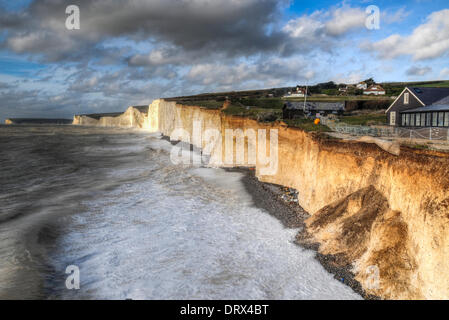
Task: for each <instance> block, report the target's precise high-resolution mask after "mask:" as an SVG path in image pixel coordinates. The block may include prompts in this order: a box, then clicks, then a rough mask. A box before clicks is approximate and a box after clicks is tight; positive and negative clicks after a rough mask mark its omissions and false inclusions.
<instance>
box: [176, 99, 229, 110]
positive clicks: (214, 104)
mask: <svg viewBox="0 0 449 320" xmlns="http://www.w3.org/2000/svg"><path fill="white" fill-rule="evenodd" d="M177 103H179V104H182V105H185V106H197V107H203V108H207V109H220V108H221V107H223V104H224V101H216V100H198V101H195V100H192V101H183V100H180V101H177Z"/></svg>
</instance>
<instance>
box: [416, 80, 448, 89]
mask: <svg viewBox="0 0 449 320" xmlns="http://www.w3.org/2000/svg"><path fill="white" fill-rule="evenodd" d="M420 87H435V88H449V81H442V82H440V83H435V84H425V85H422V86H420Z"/></svg>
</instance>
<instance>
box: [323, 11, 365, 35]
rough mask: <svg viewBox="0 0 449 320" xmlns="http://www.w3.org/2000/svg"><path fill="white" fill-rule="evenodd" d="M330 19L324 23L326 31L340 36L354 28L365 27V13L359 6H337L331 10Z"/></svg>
mask: <svg viewBox="0 0 449 320" xmlns="http://www.w3.org/2000/svg"><path fill="white" fill-rule="evenodd" d="M331 14H332V19H331V20H329V21H327V23H326V33H327V34H329V35H332V36H341V35H343V34H345V33H347V32H349V31H352V30H354V29H362V28H365V21H366V13H365V12H364V11H362V10H361V9H360V8H348V7H343V8H338V9H335V10H333V12H332V13H331Z"/></svg>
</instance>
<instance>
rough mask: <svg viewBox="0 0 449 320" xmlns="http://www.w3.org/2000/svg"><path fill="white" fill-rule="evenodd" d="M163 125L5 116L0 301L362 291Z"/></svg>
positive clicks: (0, 147) (0, 163) (328, 295)
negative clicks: (181, 155) (45, 122)
mask: <svg viewBox="0 0 449 320" xmlns="http://www.w3.org/2000/svg"><path fill="white" fill-rule="evenodd" d="M172 147H173V146H172V144H170V142H168V141H166V140H165V139H163V138H162V137H161V136H160V135H159V134H154V133H149V132H145V131H138V130H133V129H119V128H115V129H112V128H98V127H81V126H56V125H55V126H26V125H22V126H3V125H2V126H0V299H119V300H125V299H191V300H195V299H231V300H232V299H360V298H361V297H360V296H359V295H358V294H356V293H355V292H354V291H352V289H350V288H349V287H347V286H346V285H344V284H343V283H341V282H340V281H338V280H337V279H335V278H334V277H333V275H332V274H330V273H328V272H327V271H326V270H325V269H324V268H323V267H322V266H321V264H320V263H319V262H318V261H317V260H316V259H315V258H314V256H315V253H314V252H313V251H311V250H306V249H304V248H301V247H300V246H298V245H296V244H295V243H294V238H295V235H296V233H297V232H298V230H297V229H288V228H285V227H284V226H283V225H282V223H281V222H280V221H278V220H277V219H275V218H274V217H273V216H271V215H270V214H269V213H268V212H266V211H265V210H264V209H261V208H259V207H258V206H256V205H255V203H254V200H253V198H252V197H251V195H250V194H249V193H248V191H247V190H246V189H245V186H244V184H243V183H242V177H243V173H241V172H228V171H225V170H223V169H219V168H208V167H198V166H188V165H183V164H173V163H172V161H170V152H171V150H172Z"/></svg>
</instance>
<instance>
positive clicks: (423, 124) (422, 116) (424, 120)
mask: <svg viewBox="0 0 449 320" xmlns="http://www.w3.org/2000/svg"><path fill="white" fill-rule="evenodd" d="M425 126H426V114H425V113H421V127H425Z"/></svg>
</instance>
